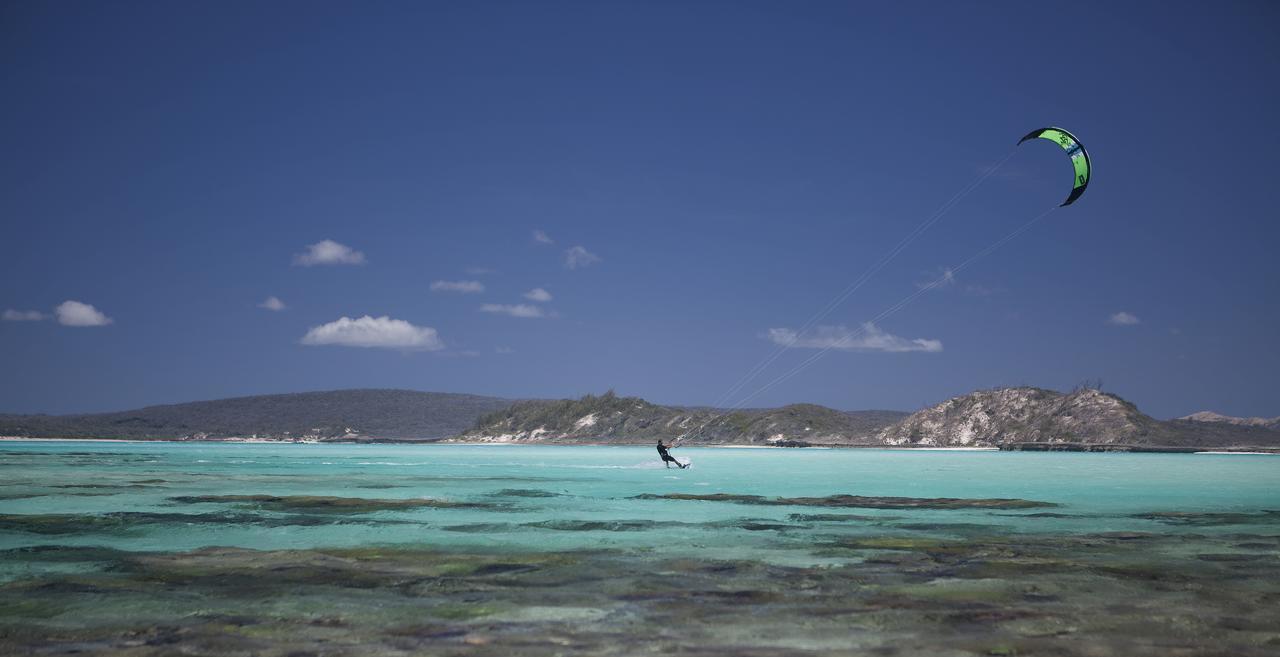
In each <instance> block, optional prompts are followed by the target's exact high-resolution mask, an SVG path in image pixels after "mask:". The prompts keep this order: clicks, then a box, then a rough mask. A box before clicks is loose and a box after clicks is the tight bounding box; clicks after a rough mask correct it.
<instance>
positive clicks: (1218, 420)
mask: <svg viewBox="0 0 1280 657" xmlns="http://www.w3.org/2000/svg"><path fill="white" fill-rule="evenodd" d="M1178 419H1179V420H1186V421H1187V422H1205V423H1215V424H1231V425H1235V426H1238V427H1262V428H1263V429H1270V430H1272V431H1280V417H1233V416H1231V415H1222V414H1221V413H1214V412H1213V411H1200V412H1199V413H1192V414H1191V415H1186V416H1183V417H1180V418H1178Z"/></svg>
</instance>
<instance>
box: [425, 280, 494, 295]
mask: <svg viewBox="0 0 1280 657" xmlns="http://www.w3.org/2000/svg"><path fill="white" fill-rule="evenodd" d="M431 291H432V292H459V293H461V294H479V293H481V292H484V283H481V282H480V281H435V282H434V283H432V284H431Z"/></svg>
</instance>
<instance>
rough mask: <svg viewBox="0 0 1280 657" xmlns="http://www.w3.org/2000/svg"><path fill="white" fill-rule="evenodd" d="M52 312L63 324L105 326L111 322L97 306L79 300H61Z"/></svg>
mask: <svg viewBox="0 0 1280 657" xmlns="http://www.w3.org/2000/svg"><path fill="white" fill-rule="evenodd" d="M53 312H54V314H55V315H57V317H58V323H59V324H61V325H63V326H106V325H107V324H110V323H111V322H112V319H111V318H110V317H107V316H106V315H104V314H102V313H101V312H100V311H99V310H98V309H97V308H94V307H93V306H91V305H89V304H87V303H81V302H79V301H63V302H62V303H60V304H58V307H57V308H54V309H53Z"/></svg>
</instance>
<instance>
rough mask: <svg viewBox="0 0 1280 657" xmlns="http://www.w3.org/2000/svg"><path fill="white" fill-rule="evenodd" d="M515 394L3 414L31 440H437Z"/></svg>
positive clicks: (325, 397)
mask: <svg viewBox="0 0 1280 657" xmlns="http://www.w3.org/2000/svg"><path fill="white" fill-rule="evenodd" d="M512 401H513V400H510V399H501V398H498V397H484V396H481V395H466V394H456V393H443V392H417V391H413V390H381V389H357V390H330V391H325V392H300V393H291V394H281V395H257V396H253V397H234V398H231V399H218V400H213V401H198V402H189V403H185V404H168V405H164V406H148V407H146V408H141V409H137V410H131V411H120V412H115V413H92V414H79V415H0V435H4V436H24V437H31V438H134V439H201V438H209V439H216V438H231V437H238V438H250V437H254V436H257V437H259V438H262V439H272V440H299V439H309V440H338V439H348V440H351V439H362V438H363V439H367V438H388V439H437V438H443V437H445V436H450V435H453V434H456V433H459V432H461V431H465V430H466V429H468V428H470V427H471V426H473V425H474V424H475V421H476V418H478V417H480V416H481V415H484V414H485V413H490V412H493V411H495V410H497V409H500V408H505V407H507V406H509V405H510V404H511V403H512Z"/></svg>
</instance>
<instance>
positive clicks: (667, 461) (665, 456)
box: [658, 438, 689, 470]
mask: <svg viewBox="0 0 1280 657" xmlns="http://www.w3.org/2000/svg"><path fill="white" fill-rule="evenodd" d="M677 447H679V445H671V446H670V447H668V446H667V445H663V444H662V439H661V438H659V439H658V455H659V456H661V457H662V462H663V464H664V465H666V466H667V468H668V469H670V468H671V464H672V463H675V464H676V465H678V466H680V469H681V470H683V469H685V468H687V467H689V466H687V465H685V464H683V463H681V462H679V461H677V460H676V459H675V457H674V456H672V455H671V454H669V453H668V452H667V450H668V449H675V448H677Z"/></svg>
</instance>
